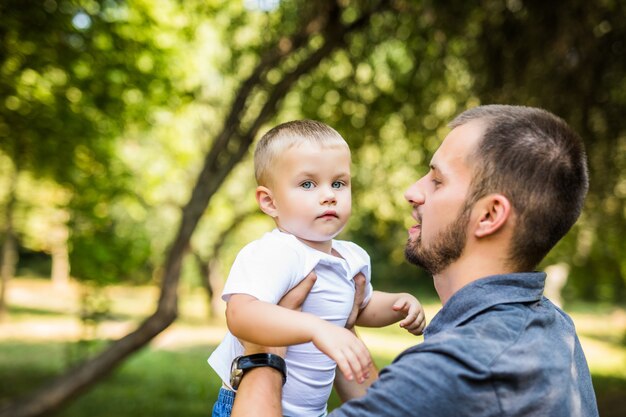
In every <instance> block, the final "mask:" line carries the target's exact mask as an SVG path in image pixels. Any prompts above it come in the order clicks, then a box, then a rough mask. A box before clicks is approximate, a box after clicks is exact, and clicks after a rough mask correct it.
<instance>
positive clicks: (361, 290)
mask: <svg viewBox="0 0 626 417" xmlns="http://www.w3.org/2000/svg"><path fill="white" fill-rule="evenodd" d="M354 289H355V291H354V303H353V304H352V311H351V312H350V316H348V321H346V329H352V328H353V327H354V324H355V323H356V319H357V317H358V316H359V312H360V311H361V306H362V305H363V301H365V275H363V274H362V273H361V272H359V273H358V274H356V275H355V276H354Z"/></svg>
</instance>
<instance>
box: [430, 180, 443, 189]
mask: <svg viewBox="0 0 626 417" xmlns="http://www.w3.org/2000/svg"><path fill="white" fill-rule="evenodd" d="M431 181H432V183H433V184H434V186H435V188H437V187H439V186H440V185H441V181H439V180H437V179H435V178H433V179H432V180H431Z"/></svg>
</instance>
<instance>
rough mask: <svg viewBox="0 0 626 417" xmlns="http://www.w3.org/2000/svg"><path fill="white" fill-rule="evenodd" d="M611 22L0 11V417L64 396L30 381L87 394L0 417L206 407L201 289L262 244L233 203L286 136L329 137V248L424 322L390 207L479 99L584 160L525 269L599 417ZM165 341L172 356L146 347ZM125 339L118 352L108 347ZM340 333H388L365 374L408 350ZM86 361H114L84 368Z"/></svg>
mask: <svg viewBox="0 0 626 417" xmlns="http://www.w3.org/2000/svg"><path fill="white" fill-rule="evenodd" d="M625 16H626V5H625V4H624V2H622V1H618V0H602V1H596V2H588V1H582V0H572V1H564V2H559V3H558V4H555V3H550V2H545V1H536V0H529V1H522V0H508V1H497V0H482V1H479V2H464V1H460V0H457V1H451V0H441V1H419V0H415V1H409V0H406V1H351V0H336V1H331V0H327V1H317V2H307V1H303V0H282V1H279V0H265V1H261V0H258V1H253V0H245V1H243V0H242V1H239V0H235V1H228V2H224V1H218V0H204V1H200V0H186V1H182V0H154V1H149V0H128V1H123V0H103V1H96V0H38V1H35V0H20V1H18V0H4V1H3V2H2V3H0V218H1V219H2V220H0V244H1V257H0V273H1V282H0V285H1V286H0V320H1V321H0V373H1V374H2V378H0V416H1V415H5V414H6V411H5V414H2V411H1V410H2V407H3V406H6V405H8V404H9V403H11V401H12V400H16V399H19V398H22V397H21V396H22V395H27V394H30V393H33V390H35V389H36V388H37V387H39V386H41V384H44V383H45V382H46V381H53V382H52V383H51V384H52V385H51V386H57V387H65V386H67V384H66V383H67V381H66V380H63V379H52V378H53V377H57V376H62V375H64V373H65V371H66V370H67V369H69V368H71V367H73V366H78V368H76V369H79V371H78V372H84V373H81V374H80V375H83V376H86V379H87V380H88V383H85V384H83V386H80V384H78V385H77V386H73V387H71V388H67V389H65V390H62V391H63V392H62V394H59V395H60V396H58V397H55V399H53V400H51V399H50V397H47V396H46V395H44V394H45V393H46V392H49V391H45V390H44V391H40V392H39V394H34V396H33V397H30V398H29V399H27V400H23V401H20V400H18V404H22V405H24V404H29V403H30V404H37V405H40V406H41V408H38V409H37V410H34V409H29V410H26V408H24V407H22V408H19V410H21V411H19V413H18V411H16V410H18V409H17V408H16V409H13V411H11V413H12V414H11V415H14V416H18V415H24V416H26V415H43V414H42V413H44V414H45V413H46V412H48V411H47V410H51V409H57V408H58V409H59V410H60V411H58V413H59V415H71V416H75V415H110V414H116V415H131V414H148V413H149V414H151V415H166V414H171V413H172V412H180V414H181V415H206V414H207V413H208V412H209V409H210V404H211V402H212V395H213V391H214V390H215V386H216V384H217V381H216V380H215V378H214V376H213V374H212V372H211V370H210V369H209V368H208V365H206V363H205V359H206V357H207V356H208V354H209V352H210V350H211V349H212V347H213V346H214V344H215V343H217V342H218V341H219V339H220V337H221V335H223V332H224V329H225V327H224V323H223V320H222V314H223V305H222V304H221V303H220V301H219V297H218V296H216V294H218V295H219V292H220V288H221V285H222V284H223V281H224V279H225V277H226V276H227V274H228V270H229V266H230V264H231V263H232V261H233V259H234V256H235V255H236V253H237V251H238V250H239V249H240V248H241V247H242V246H243V245H244V244H246V243H247V242H249V241H251V240H253V239H255V238H257V237H259V236H260V235H261V234H262V233H263V232H265V231H267V230H270V229H271V228H272V226H273V224H272V222H271V220H270V219H268V218H266V217H265V216H263V215H261V214H260V213H259V211H258V210H257V208H256V203H255V200H254V187H255V184H254V177H253V173H252V165H251V152H252V149H253V146H254V141H255V140H256V139H258V137H259V136H260V135H261V134H263V133H264V132H265V131H267V130H268V129H269V128H271V127H272V126H273V125H275V124H277V123H280V122H284V121H287V120H292V119H298V118H311V119H317V120H321V121H323V122H326V123H328V124H329V125H331V126H333V127H335V128H336V129H337V130H338V131H339V132H340V133H341V134H342V135H343V136H344V137H345V139H346V140H347V141H348V143H349V144H350V146H351V148H352V155H353V163H354V164H353V165H354V166H353V177H354V178H353V215H352V218H351V220H350V222H349V224H348V226H347V228H346V230H345V231H344V232H343V233H342V235H341V236H340V237H341V238H344V239H349V240H353V241H355V242H357V243H358V244H360V245H361V246H363V247H364V248H365V249H366V250H367V251H368V252H369V253H370V255H371V257H372V266H373V280H374V285H375V286H376V287H378V288H380V289H385V290H398V289H403V290H410V291H412V292H413V293H415V294H416V295H418V296H419V297H420V298H422V299H423V300H425V301H426V304H427V305H428V306H429V312H430V313H431V314H430V316H429V317H432V315H433V314H434V313H435V312H436V311H437V308H438V303H437V301H436V297H435V294H434V292H433V288H432V283H431V280H430V278H429V277H428V276H427V275H426V274H424V273H422V272H421V271H419V270H417V269H415V268H414V267H412V266H410V265H407V264H406V262H405V261H404V256H403V246H404V241H405V240H406V228H407V226H409V225H410V224H411V222H412V220H411V218H410V213H409V207H408V205H407V203H406V202H405V201H404V199H403V192H404V190H405V189H406V188H407V187H408V186H409V185H410V184H411V183H413V182H414V181H415V180H417V179H418V178H419V177H420V176H421V175H422V174H423V173H424V172H425V171H426V169H427V165H428V161H429V159H430V157H431V155H432V153H433V152H434V151H435V149H436V148H437V146H438V144H439V143H440V141H441V139H442V138H443V137H444V136H445V134H446V132H447V127H446V124H447V122H449V121H450V120H451V119H452V118H453V117H454V116H455V115H456V114H458V113H459V112H461V111H463V110H464V109H466V108H469V107H472V106H475V105H478V104H487V103H509V104H521V105H531V106H539V107H543V108H546V109H548V110H550V111H552V112H554V113H556V114H557V115H559V116H561V117H562V118H564V119H565V120H566V121H567V122H568V123H570V124H571V125H572V126H573V127H574V128H575V129H576V130H577V131H578V132H579V133H580V134H581V136H582V137H583V139H584V141H585V143H586V146H587V152H588V157H589V167H590V175H591V185H590V192H589V196H588V199H587V203H586V207H585V210H584V213H583V215H582V217H581V218H580V220H579V222H578V223H577V224H576V226H575V227H574V228H573V230H572V231H571V232H570V233H569V234H568V235H567V236H566V237H565V238H564V239H563V240H562V241H561V242H560V243H559V245H558V246H557V247H556V248H555V249H554V250H553V251H552V252H551V253H550V254H549V256H548V257H547V258H546V260H545V261H544V263H543V264H542V265H541V268H542V269H546V270H547V271H549V272H550V273H549V276H550V283H551V288H550V296H551V298H553V299H554V300H556V301H558V302H560V303H561V304H562V305H563V306H564V308H565V310H566V311H568V312H570V313H571V314H572V315H573V317H574V319H575V320H576V324H577V326H578V327H579V329H580V332H581V335H582V336H583V346H584V348H585V351H586V352H587V355H588V356H590V362H591V366H592V372H593V376H594V383H595V386H596V391H597V393H598V399H599V403H600V407H601V414H602V415H620V414H619V413H620V412H622V411H620V410H624V409H626V406H625V404H624V400H621V399H620V398H622V397H624V394H626V388H625V387H626V358H625V357H626V353H625V352H626V313H625V312H624V308H625V305H626V303H625V296H626V257H625V256H624V253H626V240H624V239H623V234H624V232H626V206H625V202H626V117H624V115H625V114H626V76H625V74H626V72H625V70H626V18H625ZM155 311H158V312H159V313H161V312H162V313H163V314H153V313H155ZM152 319H154V320H155V321H156V323H157V324H158V325H157V326H156V330H154V329H155V326H146V327H149V328H150V329H152V331H151V332H150V331H144V330H143V329H144V328H143V327H141V326H142V323H144V324H146V323H152V322H151V321H150V320H152ZM174 321H175V322H174ZM172 322H174V324H172V325H170V323H172ZM181 328H182V329H183V330H180V329H181ZM137 329H139V330H137ZM164 329H167V330H166V331H164V332H162V330H164ZM178 331H184V335H180V334H179V333H176V332H178ZM170 332H173V333H171V334H172V335H173V336H170V337H171V338H178V337H180V338H181V341H180V342H178V343H176V342H172V343H170V344H167V343H165V347H161V346H160V345H159V343H158V341H159V340H160V339H162V338H164V339H167V335H168V334H170ZM160 333H162V334H160ZM126 334H136V335H137V336H138V339H132V338H131V340H133V343H131V344H132V346H130V347H129V344H128V343H127V344H125V345H124V344H120V343H116V342H115V341H116V340H117V341H119V340H120V338H122V337H123V336H124V335H126ZM157 334H158V336H156V335H157ZM155 336H156V339H155ZM364 337H365V338H366V339H367V340H368V341H369V343H370V344H372V345H374V346H375V345H376V344H377V343H378V341H380V340H383V341H384V340H387V339H389V338H392V339H393V340H396V339H397V345H394V346H393V348H390V347H389V346H385V344H384V343H382V344H381V346H382V347H381V348H379V349H378V350H376V349H373V352H374V354H375V356H376V358H377V360H378V361H379V363H380V364H381V365H384V364H385V363H388V362H389V361H390V360H392V359H393V357H394V356H395V355H396V354H397V353H399V352H400V351H401V349H402V348H403V347H406V346H409V345H410V344H411V343H414V342H415V341H414V340H412V339H410V338H408V339H407V336H405V335H404V334H403V333H402V332H399V331H398V330H397V329H383V330H381V332H380V333H379V334H377V333H376V332H371V333H370V332H369V331H368V332H366V333H365V334H364ZM368 338H369V339H368ZM103 352H110V353H111V354H112V355H113V356H115V359H112V360H111V362H106V363H102V362H98V358H99V357H100V355H101V354H102V353H103ZM89 363H92V364H94V366H95V368H89V366H85V364H89ZM76 375H78V374H76ZM70 379H73V380H74V381H76V380H77V378H70ZM85 393H86V394H85ZM155 398H158V399H159V401H156V400H155ZM170 398H171V399H172V402H169V399H170ZM161 400H162V402H161ZM333 401H336V400H333ZM105 404H106V406H105ZM333 404H336V402H334V403H333ZM33 410H34V411H33ZM20 413H23V414H20ZM98 413H101V414H98ZM615 413H618V414H615ZM622 415H623V414H622Z"/></svg>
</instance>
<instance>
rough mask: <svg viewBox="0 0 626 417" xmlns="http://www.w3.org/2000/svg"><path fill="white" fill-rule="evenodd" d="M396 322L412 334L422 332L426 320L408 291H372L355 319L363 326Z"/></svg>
mask: <svg viewBox="0 0 626 417" xmlns="http://www.w3.org/2000/svg"><path fill="white" fill-rule="evenodd" d="M396 322H400V323H399V324H400V327H403V328H405V329H406V330H408V331H409V332H411V333H413V334H421V333H422V331H423V330H424V326H425V324H426V321H425V316H424V309H423V308H422V305H421V304H420V302H419V301H418V300H417V298H415V297H413V296H412V295H411V294H408V293H398V294H394V293H388V292H382V291H374V292H373V293H372V297H371V298H370V301H369V303H368V304H367V305H366V306H365V308H363V310H361V312H360V313H359V316H358V317H357V320H356V324H357V326H363V327H384V326H388V325H390V324H393V323H396Z"/></svg>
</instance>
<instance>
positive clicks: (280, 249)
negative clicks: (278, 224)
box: [239, 229, 304, 259]
mask: <svg viewBox="0 0 626 417" xmlns="http://www.w3.org/2000/svg"><path fill="white" fill-rule="evenodd" d="M250 254H254V256H255V257H257V258H258V257H270V258H274V257H278V258H280V259H284V258H286V257H287V258H292V257H296V258H299V257H302V256H304V252H303V250H302V247H301V245H300V244H299V242H298V241H297V239H296V238H295V237H294V236H292V235H289V234H286V233H282V232H280V231H278V230H277V229H274V230H272V231H271V232H267V233H265V234H264V235H263V236H261V237H260V238H259V239H255V240H253V241H252V242H250V243H248V244H246V245H245V246H244V247H243V248H242V249H241V251H239V255H240V256H248V255H250Z"/></svg>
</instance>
